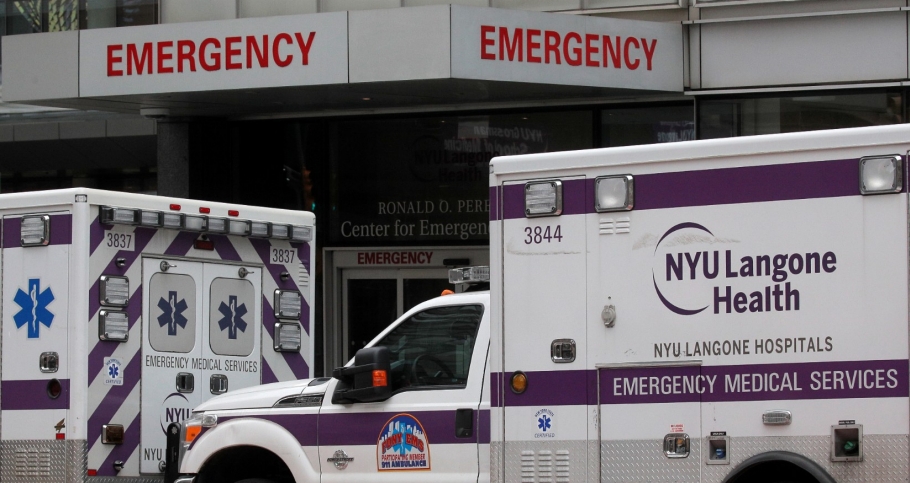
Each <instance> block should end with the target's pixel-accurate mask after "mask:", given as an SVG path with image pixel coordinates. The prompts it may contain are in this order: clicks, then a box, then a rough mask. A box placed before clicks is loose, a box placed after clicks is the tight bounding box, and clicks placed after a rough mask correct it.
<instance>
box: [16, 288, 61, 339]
mask: <svg viewBox="0 0 910 483" xmlns="http://www.w3.org/2000/svg"><path fill="white" fill-rule="evenodd" d="M53 301H54V292H53V291H51V288H50V287H48V288H46V289H44V291H41V279H40V278H30V279H29V280H28V293H25V292H23V291H22V289H21V288H20V289H19V290H18V291H17V292H16V296H15V297H14V298H13V302H16V304H18V305H19V307H20V310H19V312H17V313H16V314H15V315H13V321H15V322H16V328H17V329H21V328H22V326H23V325H25V326H28V338H29V339H37V338H38V336H39V333H38V330H39V328H40V325H41V324H44V326H45V327H47V328H50V326H51V324H52V323H53V322H54V314H52V313H51V312H50V311H49V310H47V306H48V305H49V304H50V303H51V302H53Z"/></svg>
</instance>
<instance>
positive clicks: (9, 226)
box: [0, 214, 73, 248]
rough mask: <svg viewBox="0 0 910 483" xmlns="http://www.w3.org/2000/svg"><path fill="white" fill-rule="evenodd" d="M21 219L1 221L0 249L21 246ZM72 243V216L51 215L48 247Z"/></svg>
mask: <svg viewBox="0 0 910 483" xmlns="http://www.w3.org/2000/svg"><path fill="white" fill-rule="evenodd" d="M21 226H22V219H21V218H19V217H16V218H6V219H5V220H3V238H2V239H0V248H16V247H19V246H22V240H21V239H20V236H21V234H20V231H21V230H20V227H21ZM72 243H73V215H68V214H67V215H51V220H50V236H49V237H48V244H49V245H71V244H72Z"/></svg>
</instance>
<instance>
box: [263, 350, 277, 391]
mask: <svg viewBox="0 0 910 483" xmlns="http://www.w3.org/2000/svg"><path fill="white" fill-rule="evenodd" d="M259 359H260V362H261V363H262V372H261V373H259V378H260V383H262V384H271V383H273V382H278V376H276V375H275V373H274V372H272V368H271V367H270V366H269V363H268V362H266V360H265V356H264V355H263V356H262V357H260V358H259Z"/></svg>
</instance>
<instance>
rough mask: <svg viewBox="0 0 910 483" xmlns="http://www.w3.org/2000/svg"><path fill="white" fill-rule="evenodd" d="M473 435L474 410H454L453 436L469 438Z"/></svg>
mask: <svg viewBox="0 0 910 483" xmlns="http://www.w3.org/2000/svg"><path fill="white" fill-rule="evenodd" d="M472 436H474V410H473V409H471V408H466V409H456V410H455V437H456V438H470V437H472Z"/></svg>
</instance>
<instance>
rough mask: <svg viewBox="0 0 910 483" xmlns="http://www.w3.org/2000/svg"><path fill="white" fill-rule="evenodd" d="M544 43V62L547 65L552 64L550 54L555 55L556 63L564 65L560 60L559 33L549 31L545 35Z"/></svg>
mask: <svg viewBox="0 0 910 483" xmlns="http://www.w3.org/2000/svg"><path fill="white" fill-rule="evenodd" d="M543 43H544V62H546V63H547V64H549V63H550V53H551V52H552V53H553V56H554V57H556V63H557V64H562V62H560V60H559V32H554V31H552V30H547V31H546V32H544V33H543Z"/></svg>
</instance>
